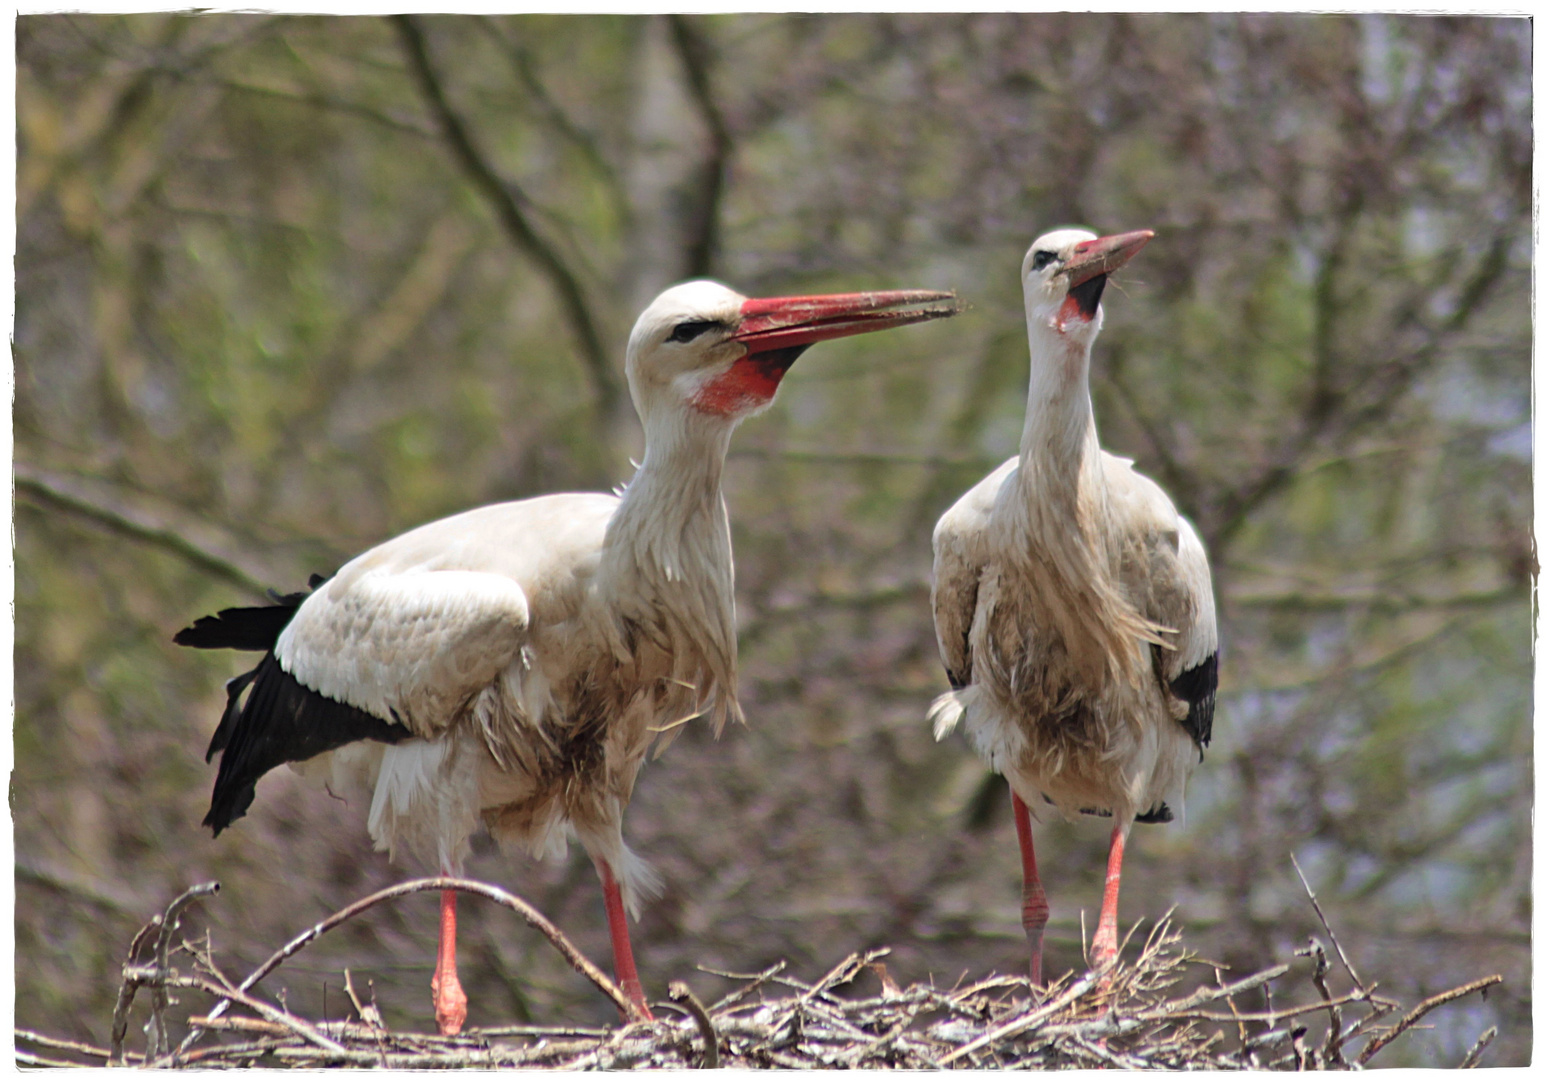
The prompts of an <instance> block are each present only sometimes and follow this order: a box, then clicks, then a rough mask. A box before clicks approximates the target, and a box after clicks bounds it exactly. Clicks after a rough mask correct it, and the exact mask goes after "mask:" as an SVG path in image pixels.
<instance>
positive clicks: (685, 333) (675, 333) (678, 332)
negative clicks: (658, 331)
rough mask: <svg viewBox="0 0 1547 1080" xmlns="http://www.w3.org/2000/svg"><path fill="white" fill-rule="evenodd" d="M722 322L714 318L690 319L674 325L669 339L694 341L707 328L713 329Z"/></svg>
mask: <svg viewBox="0 0 1547 1080" xmlns="http://www.w3.org/2000/svg"><path fill="white" fill-rule="evenodd" d="M719 325H720V324H719V323H717V322H715V321H714V320H713V319H689V320H688V321H687V322H680V323H678V324H677V325H676V326H674V327H672V330H671V335H670V336H669V337H668V338H667V339H666V340H667V341H692V340H693V339H694V338H696V337H698V336H699V335H700V334H702V333H703V332H704V331H706V330H710V329H713V328H714V327H716V326H719Z"/></svg>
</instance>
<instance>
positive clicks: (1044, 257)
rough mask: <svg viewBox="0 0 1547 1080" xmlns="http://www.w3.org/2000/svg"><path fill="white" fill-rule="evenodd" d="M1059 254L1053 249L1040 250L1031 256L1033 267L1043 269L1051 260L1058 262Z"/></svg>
mask: <svg viewBox="0 0 1547 1080" xmlns="http://www.w3.org/2000/svg"><path fill="white" fill-rule="evenodd" d="M1057 261H1058V256H1057V255H1056V254H1054V253H1053V252H1051V251H1039V252H1037V253H1036V254H1035V255H1033V256H1032V257H1031V268H1032V269H1033V270H1041V269H1042V268H1043V267H1044V266H1046V265H1047V264H1048V263H1050V262H1057Z"/></svg>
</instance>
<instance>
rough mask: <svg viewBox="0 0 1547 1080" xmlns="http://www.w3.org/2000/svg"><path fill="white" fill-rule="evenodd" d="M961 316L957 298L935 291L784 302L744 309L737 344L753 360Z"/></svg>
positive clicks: (753, 303)
mask: <svg viewBox="0 0 1547 1080" xmlns="http://www.w3.org/2000/svg"><path fill="white" fill-rule="evenodd" d="M961 310H962V304H961V302H960V301H958V300H957V299H956V294H955V293H949V292H936V291H934V290H931V289H898V290H894V291H891V292H862V293H835V294H833V295H831V296H779V297H772V298H769V299H757V300H748V301H747V302H746V303H744V304H742V305H741V325H740V327H738V328H737V330H736V333H735V334H734V335H733V338H734V340H736V341H739V342H741V343H742V344H743V345H745V346H746V347H747V352H748V353H749V354H750V353H761V352H770V351H772V350H774V349H790V348H795V347H797V346H803V345H813V344H815V343H816V342H818V341H827V340H828V339H830V338H840V337H848V336H849V335H850V334H866V333H869V332H870V331H872V330H887V329H890V328H891V327H893V326H907V325H908V324H909V323H916V322H926V321H928V320H929V319H943V318H946V317H947V316H950V315H955V314H956V313H957V312H959V311H961Z"/></svg>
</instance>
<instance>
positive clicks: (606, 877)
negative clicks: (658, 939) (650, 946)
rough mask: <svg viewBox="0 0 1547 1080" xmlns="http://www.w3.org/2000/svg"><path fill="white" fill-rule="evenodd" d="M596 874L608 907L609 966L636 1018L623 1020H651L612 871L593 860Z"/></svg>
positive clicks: (603, 862) (602, 860)
mask: <svg viewBox="0 0 1547 1080" xmlns="http://www.w3.org/2000/svg"><path fill="white" fill-rule="evenodd" d="M596 869H597V872H598V873H600V874H601V877H602V897H603V899H604V900H605V901H606V904H607V930H608V931H609V932H610V933H611V934H612V966H613V968H614V969H615V971H616V972H617V976H618V986H619V987H620V988H622V990H623V992H624V993H625V994H626V995H628V999H629V1002H630V1004H632V1005H633V1007H634V1010H635V1011H636V1012H637V1013H638V1015H637V1016H628V1015H625V1016H624V1017H623V1019H624V1020H654V1019H655V1016H654V1015H653V1014H652V1013H651V1012H650V1006H648V1005H646V1004H645V989H644V987H643V986H642V985H641V984H640V982H639V971H638V969H636V968H635V967H634V946H633V945H632V944H631V943H630V942H629V939H628V915H627V914H626V913H625V912H624V910H623V890H622V888H620V887H619V885H618V881H617V879H616V878H614V877H613V876H612V867H610V866H608V865H607V863H606V860H604V859H597V860H596Z"/></svg>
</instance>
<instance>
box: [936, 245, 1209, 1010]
mask: <svg viewBox="0 0 1547 1080" xmlns="http://www.w3.org/2000/svg"><path fill="white" fill-rule="evenodd" d="M1153 235H1154V234H1153V233H1151V232H1149V231H1147V230H1145V231H1139V232H1128V233H1121V234H1119V235H1116V236H1103V237H1097V236H1095V235H1094V234H1092V233H1089V232H1085V231H1084V230H1078V229H1062V230H1059V231H1056V232H1051V233H1048V234H1047V235H1046V236H1043V237H1041V238H1039V239H1038V240H1037V241H1036V243H1034V244H1032V245H1031V250H1029V251H1028V252H1027V253H1026V259H1025V261H1024V263H1023V264H1022V266H1021V283H1022V287H1023V290H1024V293H1025V300H1026V323H1027V335H1028V337H1029V339H1030V344H1031V385H1030V390H1029V392H1028V394H1027V400H1026V426H1025V428H1024V430H1023V432H1022V434H1021V446H1020V453H1019V454H1018V455H1017V456H1015V457H1013V458H1011V459H1010V460H1009V461H1007V462H1005V463H1004V464H1003V465H1001V466H1000V467H999V468H998V469H996V470H994V472H992V473H990V474H989V476H988V477H987V478H985V479H984V480H983V481H981V482H980V483H979V484H978V485H977V486H976V487H974V488H972V489H971V490H970V491H968V492H967V493H966V494H965V495H963V496H962V498H961V499H960V500H959V501H958V502H957V503H956V505H955V506H953V507H951V509H950V510H949V511H947V512H946V514H945V516H944V517H942V518H941V519H940V523H939V524H938V525H937V526H936V528H935V535H934V548H935V578H934V588H933V596H932V600H933V606H934V614H935V631H936V635H937V638H938V640H939V646H940V655H941V658H942V659H943V661H944V662H945V669H946V673H947V675H948V676H949V678H950V682H951V686H952V689H951V690H950V691H949V692H948V693H946V694H943V695H941V696H940V697H939V698H937V699H936V700H935V702H934V704H933V706H932V707H931V709H930V719H931V720H933V722H934V725H935V737H936V738H944V737H945V735H946V734H947V733H948V732H950V731H951V730H952V729H953V728H955V727H957V726H958V725H960V726H961V727H962V728H963V729H964V730H965V732H966V734H967V737H968V739H969V740H970V741H971V742H972V744H973V745H974V746H975V747H976V749H977V751H978V752H979V753H980V754H981V755H982V756H983V757H984V758H985V759H987V761H988V762H989V764H990V765H991V766H992V767H993V768H994V769H995V770H996V771H998V772H1000V773H1002V774H1003V775H1004V776H1005V777H1006V779H1008V780H1009V782H1010V790H1011V796H1012V798H1011V801H1012V805H1013V809H1014V814H1015V826H1016V834H1017V836H1018V837H1019V840H1020V846H1021V862H1022V870H1023V873H1024V882H1025V884H1024V887H1023V890H1022V894H1021V921H1022V925H1023V926H1024V927H1025V930H1026V938H1027V941H1028V943H1029V945H1030V947H1031V978H1032V981H1033V982H1034V983H1039V984H1040V983H1041V982H1042V933H1043V928H1044V927H1045V926H1046V924H1047V919H1048V903H1047V895H1046V893H1045V891H1044V890H1043V887H1042V882H1041V879H1040V878H1039V876H1038V873H1037V862H1036V857H1035V854H1034V853H1033V850H1032V837H1031V820H1030V819H1031V811H1032V810H1037V809H1041V808H1042V807H1043V806H1047V805H1051V806H1052V807H1054V808H1055V809H1056V810H1058V811H1059V812H1060V813H1062V814H1064V815H1065V816H1069V815H1074V814H1078V813H1095V814H1098V815H1103V816H1110V817H1111V818H1112V819H1113V827H1112V837H1111V848H1110V852H1109V855H1108V860H1107V879H1106V889H1105V893H1104V895H1103V898H1102V904H1101V917H1100V920H1099V922H1098V923H1097V928H1096V936H1095V940H1094V941H1093V943H1092V945H1093V956H1092V966H1093V967H1095V968H1101V967H1104V966H1105V965H1107V964H1109V963H1110V962H1111V961H1113V960H1114V959H1115V958H1116V955H1117V893H1118V886H1119V884H1120V881H1121V876H1122V863H1123V847H1124V845H1125V843H1126V842H1127V839H1128V831H1129V828H1130V827H1131V826H1132V824H1133V823H1134V822H1135V821H1140V822H1164V821H1170V820H1171V818H1172V812H1171V809H1170V806H1169V805H1168V803H1167V800H1168V799H1170V800H1178V801H1179V799H1180V796H1181V794H1182V792H1183V789H1184V786H1185V783H1186V780H1187V776H1188V774H1189V773H1190V772H1191V771H1192V769H1193V767H1194V766H1195V765H1196V764H1197V763H1198V762H1199V761H1201V760H1202V758H1203V748H1204V747H1205V746H1207V745H1208V742H1209V736H1210V734H1211V732H1212V728H1213V722H1214V695H1215V688H1216V686H1217V684H1218V663H1219V637H1218V633H1217V631H1216V629H1215V622H1214V592H1213V585H1212V584H1211V582H1210V578H1209V566H1208V559H1207V557H1206V555H1205V554H1204V550H1203V544H1202V542H1201V541H1200V540H1199V539H1198V534H1197V533H1196V532H1195V531H1194V530H1193V527H1192V526H1191V525H1190V524H1189V523H1188V522H1187V520H1186V519H1185V518H1183V517H1182V516H1181V515H1179V514H1178V513H1177V511H1176V507H1175V506H1173V505H1172V503H1171V500H1170V499H1168V498H1167V497H1166V494H1165V492H1163V491H1161V490H1160V488H1159V487H1158V486H1157V485H1156V484H1155V483H1154V482H1153V481H1151V480H1149V479H1148V478H1146V477H1144V476H1141V475H1140V474H1139V473H1137V472H1135V471H1134V469H1133V462H1131V461H1129V460H1127V459H1126V458H1120V457H1115V456H1113V455H1112V454H1109V453H1107V452H1106V451H1104V450H1102V449H1101V446H1100V444H1099V443H1098V442H1097V439H1096V420H1095V416H1094V414H1093V413H1092V411H1091V403H1090V353H1091V346H1092V344H1093V343H1094V342H1095V340H1096V335H1097V333H1099V332H1100V330H1101V319H1102V311H1101V294H1102V290H1103V289H1104V288H1105V286H1106V280H1107V275H1109V274H1111V273H1112V272H1113V271H1115V270H1117V269H1119V268H1120V267H1122V266H1123V265H1124V264H1126V263H1127V262H1128V260H1129V259H1131V258H1133V256H1134V255H1135V254H1136V253H1137V252H1138V250H1139V249H1140V248H1142V247H1143V246H1144V245H1145V244H1146V243H1148V242H1149V240H1150V238H1151V237H1152V236H1153ZM1179 805H1180V803H1179Z"/></svg>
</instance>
